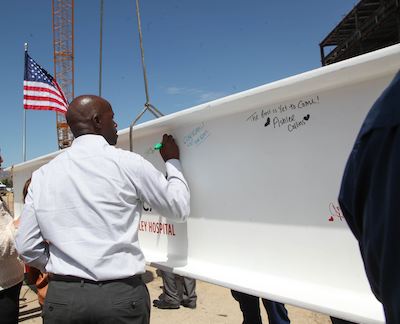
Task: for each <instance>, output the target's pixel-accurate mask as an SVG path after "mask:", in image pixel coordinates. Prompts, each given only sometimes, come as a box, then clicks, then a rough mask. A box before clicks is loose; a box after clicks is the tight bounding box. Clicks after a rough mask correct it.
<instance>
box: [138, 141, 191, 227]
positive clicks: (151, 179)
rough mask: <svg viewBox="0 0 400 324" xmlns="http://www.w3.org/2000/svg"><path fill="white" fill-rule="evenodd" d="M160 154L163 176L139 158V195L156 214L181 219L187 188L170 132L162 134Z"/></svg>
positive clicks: (185, 213) (187, 202)
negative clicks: (141, 168) (141, 170)
mask: <svg viewBox="0 0 400 324" xmlns="http://www.w3.org/2000/svg"><path fill="white" fill-rule="evenodd" d="M160 154H161V156H162V158H163V160H164V161H165V167H166V170H167V179H165V176H164V175H163V174H162V173H161V172H160V171H158V170H157V169H156V168H155V167H154V166H153V165H152V164H151V163H149V162H148V161H146V160H143V173H142V177H141V184H142V185H141V188H140V192H141V195H140V199H141V200H142V201H144V202H146V203H147V204H149V205H150V206H151V207H152V208H153V209H154V210H155V211H157V212H158V213H159V214H160V215H162V216H165V217H167V218H169V219H172V220H174V221H176V222H185V221H186V219H187V218H188V217H189V214H190V190H189V186H188V184H187V182H186V179H185V177H184V176H183V172H182V168H181V163H180V161H179V148H178V146H177V145H176V143H175V140H174V138H173V137H172V136H171V135H167V134H164V136H163V141H162V147H161V149H160Z"/></svg>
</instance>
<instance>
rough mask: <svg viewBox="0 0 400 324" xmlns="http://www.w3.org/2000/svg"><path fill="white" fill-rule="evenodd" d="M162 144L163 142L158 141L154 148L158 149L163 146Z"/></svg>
mask: <svg viewBox="0 0 400 324" xmlns="http://www.w3.org/2000/svg"><path fill="white" fill-rule="evenodd" d="M161 146H162V144H161V143H158V144H157V145H156V146H154V148H155V149H156V150H158V149H160V148H161Z"/></svg>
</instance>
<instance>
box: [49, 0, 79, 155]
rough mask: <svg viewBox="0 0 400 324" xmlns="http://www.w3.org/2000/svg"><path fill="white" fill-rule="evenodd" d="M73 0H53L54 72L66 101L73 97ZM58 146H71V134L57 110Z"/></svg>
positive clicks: (62, 116)
mask: <svg viewBox="0 0 400 324" xmlns="http://www.w3.org/2000/svg"><path fill="white" fill-rule="evenodd" d="M73 7H74V1H73V0H65V1H64V0H53V40H54V73H55V78H56V80H57V82H58V84H59V85H60V87H61V88H62V89H63V91H64V94H65V96H66V97H67V99H68V102H71V101H72V99H73V98H74V40H73V17H74V15H73V12H74V10H73V9H74V8H73ZM57 136H58V148H59V149H60V150H61V149H64V148H66V147H69V146H71V144H72V141H73V135H72V133H71V131H70V129H69V127H68V124H67V121H66V119H65V114H63V113H60V112H57Z"/></svg>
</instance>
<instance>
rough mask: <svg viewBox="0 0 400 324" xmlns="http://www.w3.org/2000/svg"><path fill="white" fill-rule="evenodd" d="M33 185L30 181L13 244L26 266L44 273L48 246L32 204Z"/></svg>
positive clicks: (47, 257)
mask: <svg viewBox="0 0 400 324" xmlns="http://www.w3.org/2000/svg"><path fill="white" fill-rule="evenodd" d="M33 183H34V180H33V179H32V183H31V185H30V186H29V189H28V194H27V196H26V198H25V205H24V207H23V209H22V214H21V217H20V218H21V221H20V223H19V226H18V233H17V236H16V238H15V242H14V243H15V248H16V249H17V251H18V254H19V256H20V257H21V259H22V260H24V261H25V263H26V264H27V265H29V266H32V267H35V268H37V269H39V270H41V271H42V272H46V271H45V266H46V264H47V261H48V259H49V246H48V243H47V242H46V241H45V240H44V238H43V236H42V233H41V231H40V227H39V224H38V222H37V218H36V211H35V207H34V202H33V187H34V186H33Z"/></svg>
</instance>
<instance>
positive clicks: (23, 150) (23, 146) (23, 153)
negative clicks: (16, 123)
mask: <svg viewBox="0 0 400 324" xmlns="http://www.w3.org/2000/svg"><path fill="white" fill-rule="evenodd" d="M24 46H25V53H26V52H28V43H25V45H24ZM23 128H24V130H23V132H24V134H23V139H22V159H23V162H25V161H26V109H24V125H23Z"/></svg>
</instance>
